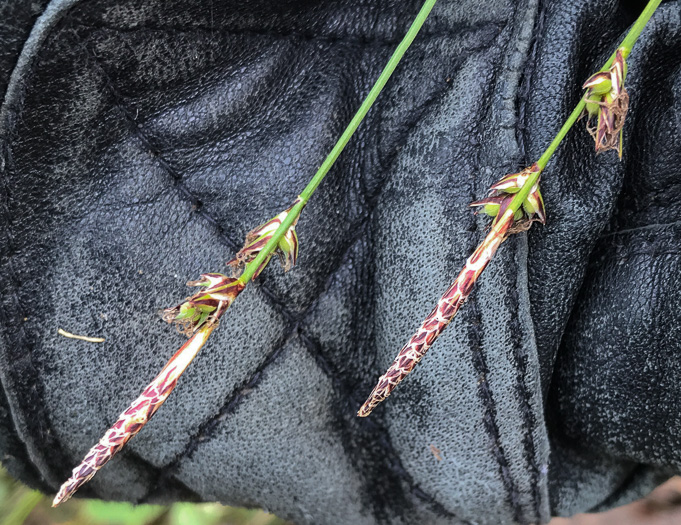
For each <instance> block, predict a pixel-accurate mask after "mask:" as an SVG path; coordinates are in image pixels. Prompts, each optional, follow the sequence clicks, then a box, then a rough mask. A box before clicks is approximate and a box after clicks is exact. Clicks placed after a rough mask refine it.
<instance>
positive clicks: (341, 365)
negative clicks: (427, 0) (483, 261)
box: [0, 0, 681, 524]
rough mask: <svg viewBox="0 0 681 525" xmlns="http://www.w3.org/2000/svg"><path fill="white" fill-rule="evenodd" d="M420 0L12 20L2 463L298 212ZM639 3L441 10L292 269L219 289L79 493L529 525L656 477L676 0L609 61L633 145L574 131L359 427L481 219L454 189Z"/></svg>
mask: <svg viewBox="0 0 681 525" xmlns="http://www.w3.org/2000/svg"><path fill="white" fill-rule="evenodd" d="M419 7H420V5H419V2H417V1H411V0H410V1H400V2H397V1H381V2H374V3H370V4H365V3H361V2H356V1H353V0H338V1H334V2H321V1H313V0H310V1H305V2H292V1H287V2H279V1H277V2H275V1H271V0H259V1H256V2H225V3H222V4H218V3H210V2H201V1H197V2H193V1H191V0H184V1H170V2H169V1H160V0H159V1H145V2H142V3H136V4H129V3H125V2H120V3H118V2H103V1H90V2H80V1H78V0H72V1H68V2H65V1H61V2H60V1H53V2H51V3H49V4H47V5H44V4H40V3H33V4H32V5H31V6H30V7H29V6H27V5H26V3H24V2H19V1H12V2H9V3H7V4H5V5H4V6H3V7H2V9H3V14H5V13H6V14H8V16H5V18H4V20H9V19H12V20H15V21H16V23H14V24H10V23H6V22H0V42H6V43H8V44H7V45H6V46H4V47H3V51H2V54H0V81H2V83H0V87H1V88H2V91H1V93H2V94H3V96H4V101H3V105H2V109H1V110H0V141H1V142H0V147H1V148H2V149H1V150H0V154H1V155H0V181H1V182H2V184H1V186H0V191H2V194H1V195H0V197H1V200H2V208H0V211H1V214H0V221H1V224H2V226H1V230H0V232H1V233H2V235H1V236H0V243H1V247H0V287H1V288H0V289H1V296H0V298H1V300H2V304H1V305H0V306H1V308H0V315H1V318H0V321H1V322H0V330H1V331H0V380H1V381H2V386H3V393H4V398H2V399H0V412H1V413H2V416H3V418H2V421H0V448H1V449H2V451H3V458H4V459H3V463H4V464H6V466H7V467H8V468H9V469H10V470H11V471H12V472H13V473H14V474H15V475H17V476H18V477H20V478H22V479H23V480H25V481H27V482H29V483H31V484H32V485H34V486H37V487H39V488H41V489H43V490H46V491H49V490H52V491H54V490H56V488H57V486H58V484H59V483H60V482H61V481H63V479H65V477H66V476H67V474H68V473H69V471H70V469H71V468H72V467H73V466H74V465H75V464H76V463H77V462H78V461H79V460H80V459H81V457H82V455H83V454H84V453H85V452H86V451H87V449H88V448H89V447H90V446H91V445H92V444H93V443H94V442H95V441H96V440H97V439H98V438H99V437H100V435H101V434H102V432H103V431H104V430H105V429H106V427H107V426H108V425H109V424H111V423H112V422H113V421H114V419H115V418H116V416H117V415H118V413H119V412H120V411H121V410H122V409H124V408H125V406H126V404H127V403H128V401H130V400H131V399H133V398H134V397H135V396H136V395H137V394H138V393H139V392H140V390H141V389H142V388H143V387H144V385H145V384H146V383H147V382H148V380H149V379H151V378H152V377H153V376H154V374H155V373H156V371H157V370H158V369H160V368H161V366H162V365H163V364H164V362H165V361H166V360H167V358H169V357H170V355H172V353H173V351H174V350H175V348H177V347H178V346H179V345H180V344H181V342H182V337H181V336H180V335H178V334H176V333H174V332H173V331H172V330H171V329H169V327H168V326H166V325H164V324H163V323H162V322H161V320H160V318H159V317H158V315H157V311H158V310H159V309H160V308H163V307H166V306H169V305H172V304H175V303H177V302H178V300H180V299H181V298H182V297H184V295H186V294H187V293H189V292H188V290H187V289H186V288H184V282H185V281H187V280H189V279H193V278H195V277H197V276H198V274H199V273H202V272H206V271H223V272H224V271H227V269H226V268H224V262H225V261H226V260H228V259H230V258H231V257H232V256H233V255H234V253H235V251H236V250H238V248H239V247H240V245H241V243H242V241H243V238H244V236H245V234H246V232H247V231H248V230H249V229H250V228H252V227H253V226H256V225H258V224H260V223H262V222H264V221H265V220H267V219H269V218H271V217H272V216H274V215H276V214H277V213H279V212H280V211H281V210H283V209H284V208H286V207H287V206H289V205H290V203H291V202H292V201H293V199H294V198H295V197H296V195H297V193H298V192H299V191H300V190H301V189H302V187H303V186H304V184H305V183H306V181H307V180H308V179H309V178H310V177H311V175H312V174H313V173H314V171H315V169H316V167H317V166H318V165H319V164H320V163H321V162H322V160H323V158H324V156H325V155H326V153H327V152H328V151H329V150H330V148H331V147H332V146H333V143H334V141H335V139H336V138H337V137H338V136H339V135H340V133H341V132H342V130H343V128H344V126H345V125H346V123H347V122H348V121H349V119H350V118H351V117H352V115H353V112H354V111H355V109H356V108H357V107H358V106H359V104H360V103H361V100H362V98H363V97H364V96H365V94H366V93H367V91H368V89H369V88H370V86H371V84H372V83H373V81H374V80H375V79H376V77H377V76H378V74H379V73H380V71H381V68H382V67H383V65H384V64H385V62H386V60H387V59H388V57H389V56H390V53H391V52H392V50H393V48H394V47H395V45H396V44H397V43H398V42H399V41H400V39H401V37H402V36H403V35H404V33H405V32H406V29H407V28H408V26H409V24H410V23H411V20H412V19H413V17H414V16H415V14H416V12H417V11H418V9H419ZM637 8H640V6H637V5H635V4H634V3H625V4H622V5H620V4H618V3H617V2H614V1H604V0H594V1H591V0H589V1H584V2H567V1H559V2H537V1H534V0H527V1H518V2H510V1H504V0H485V1H484V2H478V1H472V0H471V1H468V2H453V1H447V0H441V1H440V2H438V4H437V5H436V7H435V9H434V10H433V13H432V15H431V17H430V18H429V19H428V21H427V22H426V24H425V26H424V28H423V30H422V32H421V34H420V35H419V36H418V38H417V39H416V41H415V42H414V44H413V46H412V47H411V48H410V50H409V51H408V53H407V55H406V56H405V58H404V60H403V62H402V63H401V64H400V66H399V68H398V69H397V71H396V73H395V75H394V77H393V79H391V81H390V82H389V84H388V86H387V87H386V89H385V90H384V92H383V94H382V95H381V97H380V98H379V99H378V101H377V103H376V105H375V107H374V108H373V109H372V110H371V112H370V113H369V115H368V117H367V119H366V120H365V122H364V123H363V124H362V126H361V127H360V129H359V131H358V133H357V134H356V136H355V137H354V138H353V140H352V141H351V142H350V144H349V145H348V148H347V150H346V151H345V152H344V153H343V155H342V156H341V158H340V159H339V161H338V162H337V164H336V166H335V167H334V168H333V170H332V171H331V172H330V174H329V176H328V177H327V179H326V180H325V181H324V183H323V184H322V186H321V187H320V188H319V191H318V193H317V194H316V195H315V196H314V197H313V199H312V200H311V202H310V204H309V205H308V206H307V208H306V209H305V211H304V212H303V215H302V217H301V220H300V222H299V225H298V228H297V230H298V234H299V238H300V246H301V251H300V258H299V261H298V265H297V266H296V268H294V269H293V270H292V271H291V272H289V273H288V274H286V275H283V273H282V272H281V270H280V268H277V267H275V265H272V266H271V267H270V268H268V269H267V270H266V271H265V272H264V273H263V275H262V276H261V278H260V279H259V282H257V283H255V284H254V285H253V286H250V287H249V288H248V289H247V290H246V291H245V292H244V293H243V294H242V295H241V296H240V297H239V299H238V301H236V302H235V304H234V305H233V306H232V308H231V309H230V311H229V312H228V313H227V315H226V316H225V318H224V320H223V322H222V324H221V326H220V328H219V330H217V331H216V332H215V333H214V335H213V337H212V338H211V341H210V342H209V344H208V346H207V347H206V348H205V349H204V350H203V351H202V352H201V354H199V357H198V358H197V359H196V361H195V363H193V364H192V366H191V367H190V369H189V370H188V371H187V372H186V374H185V376H184V377H183V378H182V379H181V380H180V382H179V385H178V387H177V390H176V392H175V393H173V395H172V396H171V397H170V398H169V400H168V401H167V403H166V405H165V406H164V407H163V408H162V409H161V410H160V412H159V414H158V415H157V416H156V417H155V418H154V420H153V421H152V422H151V423H150V424H149V425H148V426H147V427H146V428H145V429H144V430H143V431H142V432H141V433H140V435H139V436H137V437H136V438H135V439H134V440H133V441H131V442H130V444H129V445H128V447H127V449H126V450H125V451H124V452H122V453H121V454H120V455H119V457H117V458H116V459H115V460H114V461H112V463H111V464H110V465H108V466H107V467H106V468H105V469H104V470H103V471H102V472H101V473H100V474H98V475H97V476H96V477H95V478H94V479H93V480H92V482H91V483H90V484H89V485H88V486H87V487H86V488H85V489H83V491H82V492H83V495H89V496H94V497H101V498H105V499H116V500H126V501H133V502H169V501H175V500H190V501H220V502H223V503H227V504H236V505H246V506H259V507H265V508H267V509H269V510H271V511H273V512H275V513H276V514H278V515H280V516H282V517H285V518H289V519H291V520H293V521H295V522H296V523H316V524H320V523H367V524H372V523H443V524H444V523H489V524H497V523H537V522H545V521H547V520H548V519H549V517H550V515H551V514H563V515H565V514H571V513H574V512H579V511H584V510H588V509H600V508H607V507H608V506H612V505H615V504H618V503H622V502H624V501H628V500H630V499H631V498H634V497H635V496H636V495H638V494H640V493H641V492H643V491H645V490H648V489H650V488H652V486H654V484H655V483H656V482H657V481H659V480H660V479H662V478H663V477H664V476H666V475H669V474H670V473H672V472H678V471H679V466H680V462H679V455H678V451H679V450H681V448H680V447H679V446H678V445H679V444H678V436H679V435H681V433H679V431H678V430H679V429H678V428H677V427H678V426H679V425H678V422H679V421H681V418H680V413H679V409H678V406H679V405H678V403H675V400H676V399H678V397H679V395H678V394H679V392H678V388H679V387H678V385H679V384H681V382H680V381H679V375H681V369H680V368H679V358H678V355H679V353H678V352H677V351H676V350H678V348H679V344H678V341H679V340H680V338H679V335H681V334H679V326H681V325H680V323H679V313H678V312H679V299H678V297H680V296H681V295H680V294H679V291H680V290H679V288H680V285H681V280H680V278H679V271H678V266H679V256H678V246H679V221H680V220H681V219H680V218H679V217H678V215H679V213H680V212H679V211H678V206H675V204H677V203H678V201H679V192H680V191H681V190H680V182H679V181H680V180H681V177H680V176H679V166H680V165H681V163H680V162H679V160H678V156H679V151H680V149H679V142H680V138H679V133H680V130H681V125H680V123H681V118H680V117H679V115H680V113H679V112H680V108H681V106H680V105H679V104H680V103H679V100H681V99H680V97H679V96H678V95H679V86H681V75H679V63H680V62H679V61H680V60H681V59H680V58H679V55H678V51H677V50H678V49H679V44H680V39H681V20H680V9H681V3H679V2H678V1H672V2H665V3H664V4H663V5H662V7H661V8H660V9H659V11H658V12H657V13H656V14H655V16H654V18H653V20H652V21H651V23H650V26H649V27H648V28H646V30H645V31H644V34H643V35H642V37H641V40H640V41H639V44H637V47H636V48H635V50H634V53H633V54H632V56H631V58H630V61H629V74H628V76H627V86H628V88H629V90H630V94H631V99H632V102H631V110H630V115H629V117H628V122H627V124H626V127H625V152H624V160H623V161H622V162H621V163H620V162H618V161H617V159H616V156H615V155H611V154H608V155H601V156H599V157H595V156H594V155H593V152H592V150H593V143H592V142H591V139H590V137H589V136H588V134H587V133H586V132H585V131H584V130H583V129H576V130H575V131H574V132H573V133H571V134H570V136H569V137H568V139H567V140H566V142H565V144H564V145H562V146H561V147H560V148H559V150H558V151H557V153H556V156H555V157H554V160H553V161H552V162H551V164H550V165H549V167H548V168H547V170H546V172H545V175H544V179H543V183H542V184H543V185H542V190H543V194H544V198H545V201H546V207H547V211H548V213H549V222H548V223H547V225H546V226H544V227H541V226H535V227H533V229H532V230H531V232H530V233H529V235H525V234H520V235H516V236H514V237H513V238H511V239H510V240H508V241H507V242H506V243H504V245H503V246H502V248H501V249H500V251H499V253H498V256H497V257H496V259H495V261H494V262H493V263H492V264H491V265H490V267H489V268H488V269H487V270H486V272H485V274H484V276H483V277H482V279H481V282H480V283H479V284H478V286H477V287H476V290H475V292H474V293H473V295H472V296H471V298H470V299H469V301H468V302H467V304H466V305H465V306H464V307H463V309H462V311H461V313H460V314H459V316H458V317H457V318H456V319H455V321H454V322H453V323H452V325H451V326H450V327H449V328H448V330H447V331H446V332H445V333H444V334H443V336H442V337H441V338H440V340H439V341H438V342H437V344H436V345H435V347H434V348H433V349H432V350H431V352H430V353H429V355H428V356H427V357H426V358H425V359H424V361H423V363H422V364H421V365H419V367H418V369H417V371H415V372H414V374H413V375H412V376H411V377H410V378H408V380H407V381H405V383H404V384H403V385H402V386H401V387H400V388H399V389H398V390H397V391H396V392H395V393H394V394H393V395H392V396H391V398H390V400H389V401H388V402H387V403H385V404H384V406H381V407H380V408H379V409H378V410H377V411H376V412H375V413H374V414H373V415H372V416H371V417H370V418H368V419H358V418H356V416H355V411H356V410H357V408H358V407H359V405H360V404H361V402H362V401H363V400H364V397H365V396H366V394H367V393H368V392H369V391H370V390H371V387H372V386H373V381H374V380H375V379H376V378H377V377H378V375H379V374H380V373H381V372H382V371H383V369H384V368H385V367H386V366H387V365H388V364H389V362H390V361H391V360H392V358H393V357H394V355H395V353H396V352H397V350H399V348H400V346H401V345H402V344H403V343H404V341H405V340H406V338H407V337H409V335H410V334H411V332H412V330H413V329H414V328H415V327H416V326H417V325H418V323H419V321H420V319H421V318H422V317H424V316H425V315H426V314H427V313H428V312H429V310H430V309H431V308H432V305H433V304H434V303H435V301H436V300H437V298H438V297H439V294H440V293H441V292H442V291H444V289H446V287H447V286H448V284H449V283H450V282H451V280H452V279H453V278H454V277H455V276H456V274H457V272H458V269H459V267H460V266H461V264H462V263H463V261H464V260H465V258H466V257H467V256H468V254H469V253H470V252H471V251H472V250H473V249H474V247H475V245H476V244H477V243H478V242H479V241H480V240H481V239H482V237H483V236H484V234H485V230H486V227H487V224H488V222H489V221H488V220H486V219H485V218H482V217H475V216H474V215H472V213H471V211H470V209H469V208H468V203H469V202H471V201H473V200H475V199H478V198H481V197H483V196H484V195H485V194H486V188H487V187H488V186H489V185H490V184H491V183H493V182H494V181H495V180H497V179H499V178H500V177H501V176H502V175H504V174H505V173H510V172H513V171H517V170H518V169H521V168H522V167H524V166H526V165H528V164H530V163H531V162H532V161H534V160H536V158H537V157H538V156H539V155H540V154H541V152H542V150H543V148H544V147H545V146H546V145H547V144H548V142H549V141H550V140H551V138H552V137H553V135H554V134H555V132H556V131H557V130H558V128H559V127H560V124H561V123H562V121H563V120H564V119H565V117H566V116H567V114H568V113H569V111H570V110H571V109H572V107H573V106H574V104H576V103H577V101H578V100H579V97H580V96H581V93H580V90H579V89H578V88H579V85H581V82H582V81H583V79H584V78H586V77H587V76H588V75H589V74H590V73H591V72H593V70H594V69H596V68H598V67H600V64H601V63H602V62H604V61H605V59H606V58H607V57H608V56H609V54H610V53H611V52H612V50H613V49H614V48H615V46H616V44H617V42H618V41H619V40H620V39H621V38H622V36H623V35H624V33H625V32H626V30H627V27H628V26H629V25H630V24H631V23H632V22H633V20H634V19H635V17H636V16H637V14H638V11H637ZM578 128H581V124H580V125H579V126H578ZM59 327H61V328H64V329H66V330H68V331H71V332H75V333H83V334H88V335H99V336H103V337H105V338H106V342H105V343H103V344H101V345H95V344H88V343H84V342H82V341H74V340H69V339H64V338H62V337H60V336H58V335H57V329H58V328H59ZM433 447H435V448H437V449H438V450H439V451H440V454H441V456H442V459H441V460H438V459H437V458H436V457H435V455H434V454H433V451H432V448H433Z"/></svg>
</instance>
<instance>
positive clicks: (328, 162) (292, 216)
mask: <svg viewBox="0 0 681 525" xmlns="http://www.w3.org/2000/svg"><path fill="white" fill-rule="evenodd" d="M435 2H437V0H426V2H424V4H423V7H421V10H420V11H419V13H418V14H417V15H416V18H415V19H414V21H413V22H412V24H411V26H410V27H409V30H408V31H407V34H406V35H405V36H404V38H403V39H402V41H401V42H400V43H399V44H398V46H397V48H396V49H395V51H394V52H393V54H392V56H391V57H390V60H389V61H388V63H387V64H386V66H385V68H383V71H382V72H381V74H380V76H379V77H378V79H377V80H376V83H375V84H374V86H373V87H372V88H371V91H369V94H368V95H367V97H366V98H365V99H364V102H362V105H361V106H360V107H359V109H358V110H357V113H355V116H354V117H352V120H351V121H350V123H349V124H348V127H347V128H345V131H344V132H343V134H342V135H341V136H340V138H339V139H338V142H336V145H335V146H334V147H333V149H332V150H331V152H330V153H329V155H328V156H327V157H326V159H324V162H323V163H322V165H321V166H320V167H319V169H318V170H317V173H315V175H314V177H312V180H310V182H309V183H308V185H307V186H306V187H305V189H304V190H303V191H302V192H301V194H300V196H299V198H298V200H297V201H296V203H295V205H294V206H293V207H292V208H291V209H290V210H289V212H288V215H287V216H286V218H285V219H284V220H283V221H282V223H281V224H280V225H279V227H278V228H277V230H276V231H275V232H274V234H273V235H272V238H271V239H270V240H269V242H268V243H267V244H266V245H265V247H264V248H263V249H262V250H261V251H260V252H259V253H258V256H257V257H256V258H255V259H254V260H253V261H251V262H250V263H248V264H247V265H246V268H244V272H243V273H242V274H241V277H239V281H241V282H242V283H244V284H246V283H247V282H248V281H249V280H250V279H252V278H253V276H254V275H255V273H256V272H257V271H258V268H259V267H260V265H261V264H262V263H263V262H264V261H265V260H266V259H267V258H268V257H269V256H270V254H271V253H272V252H274V250H276V248H277V245H278V243H279V240H280V239H281V238H282V237H283V235H284V234H285V233H286V231H288V229H289V228H290V227H291V225H292V224H293V223H294V221H296V220H297V218H298V217H299V215H300V212H301V211H302V209H303V207H304V206H305V205H306V204H307V201H308V200H310V197H311V196H312V194H313V193H314V192H315V190H316V189H317V187H318V186H319V185H320V184H321V182H322V180H324V177H325V176H326V174H327V173H328V172H329V170H330V169H331V167H332V166H333V164H334V163H335V162H336V159H338V156H339V155H340V154H341V153H342V152H343V150H344V149H345V146H346V145H347V143H348V142H349V140H350V138H351V137H352V135H353V134H354V133H355V131H356V130H357V128H358V127H359V125H360V124H361V123H362V120H364V117H365V116H366V114H367V113H368V112H369V110H370V109H371V106H372V105H373V104H374V102H375V101H376V99H377V98H378V95H379V94H380V93H381V91H382V90H383V88H384V87H385V85H386V83H387V82H388V80H389V79H390V76H391V75H392V74H393V72H394V71H395V68H396V67H397V65H398V64H399V63H400V60H402V57H403V56H404V53H405V52H406V51H407V49H409V46H410V45H411V43H412V42H413V41H414V38H416V35H417V34H418V32H419V30H420V29H421V27H422V26H423V23H424V22H425V21H426V18H428V15H429V14H430V11H431V10H432V9H433V6H434V5H435Z"/></svg>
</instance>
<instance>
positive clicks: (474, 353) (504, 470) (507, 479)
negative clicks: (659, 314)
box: [465, 6, 523, 522]
mask: <svg viewBox="0 0 681 525" xmlns="http://www.w3.org/2000/svg"><path fill="white" fill-rule="evenodd" d="M515 11H517V6H516V8H515ZM493 71H494V78H496V76H497V71H496V69H494V70H493ZM492 84H493V82H490V83H489V86H488V90H487V91H486V92H484V93H482V94H481V96H482V97H485V98H489V92H490V90H491V89H492ZM480 126H481V121H479V122H478V123H477V126H476V127H475V129H474V132H475V133H476V135H477V136H482V132H481V130H480ZM479 153H480V150H479V149H478V150H477V151H476V154H477V155H478V156H479ZM476 164H477V165H479V164H480V162H479V158H476ZM473 173H474V177H473V180H472V182H471V193H472V196H471V201H474V200H475V199H476V196H477V194H478V192H477V183H478V181H479V177H478V176H477V173H476V172H475V171H474V172H473ZM470 217H471V218H470V221H469V225H470V231H473V232H477V231H478V224H477V221H476V219H475V216H474V215H471V216H470ZM476 247H477V239H476V240H474V241H473V242H472V243H471V245H470V247H469V249H468V253H472V252H473V251H474V250H475V249H476ZM467 304H468V307H467V310H468V313H467V314H465V315H468V316H470V321H469V322H468V328H467V333H468V338H469V341H470V350H471V362H472V365H473V368H474V370H475V372H476V374H477V376H478V388H477V391H478V397H479V398H480V401H481V402H482V405H483V409H484V415H483V425H484V427H485V432H486V433H487V436H488V437H489V439H490V440H491V442H492V443H491V445H492V450H491V453H492V457H493V458H494V460H495V461H496V462H497V465H498V466H499V475H500V479H501V482H502V485H503V486H504V489H505V491H506V501H507V502H508V503H509V504H510V506H511V509H512V512H513V519H514V521H515V522H523V519H522V515H523V513H522V508H521V505H520V503H521V501H520V495H519V493H518V489H517V488H516V485H515V482H514V481H513V476H512V475H511V471H510V468H509V464H508V460H507V459H506V454H505V452H504V448H503V446H502V444H501V436H500V432H499V426H498V425H497V421H496V417H497V408H496V402H495V400H494V396H493V394H492V390H491V388H490V386H489V383H488V382H487V374H488V373H489V368H488V366H487V358H486V357H485V351H484V349H483V347H482V339H483V334H482V316H481V314H480V311H479V309H478V304H477V290H475V289H474V290H473V292H472V293H471V295H470V297H469V299H468V301H467Z"/></svg>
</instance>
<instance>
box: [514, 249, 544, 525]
mask: <svg viewBox="0 0 681 525" xmlns="http://www.w3.org/2000/svg"><path fill="white" fill-rule="evenodd" d="M513 252H514V254H513V260H516V257H517V252H518V244H517V242H514V243H513ZM517 275H518V273H515V276H516V278H517ZM508 302H509V305H508V306H509V311H510V312H511V315H510V317H509V322H508V331H509V333H510V336H511V348H512V352H513V360H514V361H515V369H516V382H515V385H513V389H514V390H515V394H516V397H517V398H518V400H519V403H520V413H521V416H522V418H523V439H522V442H523V455H524V456H525V461H526V462H527V464H528V466H529V469H530V477H531V483H532V487H531V490H532V505H533V509H534V516H535V519H536V520H537V521H541V516H540V509H539V505H540V501H541V494H540V492H539V466H538V465H537V461H536V454H537V451H536V448H535V446H534V436H533V433H532V432H533V429H534V428H535V427H536V425H537V420H536V418H535V415H534V412H533V410H532V395H531V394H530V392H529V390H528V388H527V384H526V383H525V377H526V376H527V373H528V372H527V355H526V354H525V353H524V352H523V344H522V338H521V334H523V333H524V331H523V329H522V327H521V326H520V320H519V318H518V316H517V315H516V314H515V312H518V311H519V309H520V294H519V293H518V287H517V286H511V290H510V293H509V295H508Z"/></svg>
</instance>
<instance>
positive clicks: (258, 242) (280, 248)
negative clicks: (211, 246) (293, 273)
mask: <svg viewBox="0 0 681 525" xmlns="http://www.w3.org/2000/svg"><path fill="white" fill-rule="evenodd" d="M297 202H298V199H297V200H296V202H294V203H293V205H291V207H290V208H288V209H286V210H284V211H283V212H281V213H280V214H279V215H277V216H276V217H274V218H273V219H270V220H269V221H267V222H266V223H265V224H261V225H260V226H258V227H257V228H254V229H253V230H251V231H250V232H248V234H247V235H246V242H245V243H244V247H243V248H241V250H239V252H238V253H237V254H236V255H235V256H234V258H233V259H232V260H231V261H229V262H228V263H227V265H228V266H232V267H233V268H234V269H235V270H238V269H240V268H241V267H243V266H245V265H246V264H248V263H249V262H251V261H252V260H254V259H255V258H256V257H257V256H258V253H260V251H261V250H262V249H263V248H264V247H265V246H266V245H267V243H268V242H269V240H270V239H271V238H272V236H273V235H274V232H275V231H277V228H278V227H279V226H280V225H281V223H282V222H284V219H286V216H287V215H288V214H289V212H290V211H291V208H293V206H295V205H296V203H297ZM299 217H300V213H299V214H298V217H296V219H295V221H293V224H292V225H291V227H290V228H289V229H288V230H287V231H286V233H284V236H283V237H282V238H281V239H280V240H279V243H278V244H277V249H276V250H275V251H274V252H273V253H271V254H270V255H269V256H268V257H267V258H266V259H265V261H263V263H262V264H261V265H260V266H259V267H258V269H257V270H256V272H255V274H254V275H253V279H256V278H257V277H258V275H260V273H261V272H262V271H263V270H264V269H265V266H267V264H268V263H269V262H270V259H271V258H272V255H274V254H275V253H276V255H277V256H278V257H279V262H281V265H282V266H283V267H284V271H285V272H288V271H289V270H290V269H291V268H293V266H295V264H296V260H297V259H298V234H297V233H296V224H297V223H298V218H299Z"/></svg>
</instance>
